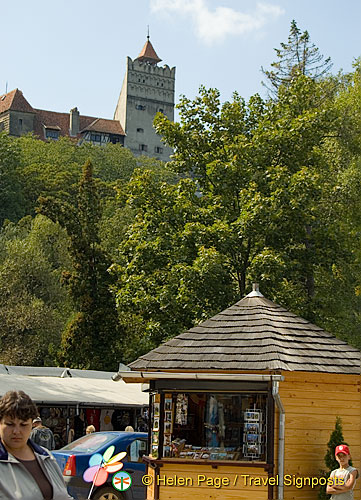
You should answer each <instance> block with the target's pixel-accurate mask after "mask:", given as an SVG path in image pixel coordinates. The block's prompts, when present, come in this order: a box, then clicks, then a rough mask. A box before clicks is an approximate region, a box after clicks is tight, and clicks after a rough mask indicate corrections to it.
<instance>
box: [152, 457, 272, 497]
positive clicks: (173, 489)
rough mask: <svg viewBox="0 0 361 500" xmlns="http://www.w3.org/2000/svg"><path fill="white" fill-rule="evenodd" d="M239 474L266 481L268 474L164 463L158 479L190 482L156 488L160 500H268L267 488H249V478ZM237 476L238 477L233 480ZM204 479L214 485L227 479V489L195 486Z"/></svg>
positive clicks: (262, 471) (221, 467)
mask: <svg viewBox="0 0 361 500" xmlns="http://www.w3.org/2000/svg"><path fill="white" fill-rule="evenodd" d="M242 474H246V475H249V477H252V478H253V480H255V478H263V480H264V481H267V478H268V474H267V473H266V472H264V470H263V469H259V468H252V467H247V468H244V467H242V468H240V467H234V466H232V467H227V466H226V465H225V466H218V467H217V468H213V467H212V466H211V465H198V464H197V465H196V464H192V463H186V462H185V463H183V464H179V463H177V464H172V463H171V462H168V463H167V462H166V461H164V462H163V464H162V467H161V468H160V478H161V479H162V478H168V479H172V478H174V477H175V476H177V478H178V479H179V478H190V481H189V482H190V483H191V484H188V485H187V486H164V485H160V486H159V500H190V499H196V500H216V499H217V500H249V499H250V498H252V500H267V498H268V494H267V492H268V488H267V486H262V485H256V486H255V485H251V484H249V483H250V480H249V479H248V478H244V477H241V475H242ZM236 475H237V477H236ZM199 476H205V477H206V478H207V480H208V479H209V480H210V481H212V480H213V481H214V484H215V482H216V478H229V482H230V484H229V485H225V486H222V487H220V488H216V487H215V486H214V485H213V486H211V485H209V484H208V485H207V484H206V482H205V481H202V482H201V484H200V485H198V477H199ZM147 498H148V499H149V500H150V499H152V497H151V496H150V495H149V496H147Z"/></svg>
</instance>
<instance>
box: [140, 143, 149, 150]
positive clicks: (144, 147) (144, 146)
mask: <svg viewBox="0 0 361 500" xmlns="http://www.w3.org/2000/svg"><path fill="white" fill-rule="evenodd" d="M139 151H148V146H147V145H146V144H139Z"/></svg>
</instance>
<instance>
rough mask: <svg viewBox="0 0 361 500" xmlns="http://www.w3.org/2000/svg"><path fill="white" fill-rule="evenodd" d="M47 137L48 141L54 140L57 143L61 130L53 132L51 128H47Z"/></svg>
mask: <svg viewBox="0 0 361 500" xmlns="http://www.w3.org/2000/svg"><path fill="white" fill-rule="evenodd" d="M45 137H46V138H47V139H53V140H54V141H56V140H57V139H59V130H52V129H51V128H47V129H46V130H45Z"/></svg>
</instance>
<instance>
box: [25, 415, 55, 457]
mask: <svg viewBox="0 0 361 500" xmlns="http://www.w3.org/2000/svg"><path fill="white" fill-rule="evenodd" d="M30 439H31V440H32V441H34V443H36V444H38V445H39V446H44V448H47V449H48V450H55V438H54V434H53V432H52V431H51V430H50V429H49V428H48V427H45V425H43V423H42V420H41V417H36V418H34V420H33V430H32V431H31V434H30Z"/></svg>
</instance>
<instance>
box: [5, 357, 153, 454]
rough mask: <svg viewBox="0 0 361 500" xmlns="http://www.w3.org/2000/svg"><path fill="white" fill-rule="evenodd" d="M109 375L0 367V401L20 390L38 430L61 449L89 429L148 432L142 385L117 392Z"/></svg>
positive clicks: (122, 386)
mask: <svg viewBox="0 0 361 500" xmlns="http://www.w3.org/2000/svg"><path fill="white" fill-rule="evenodd" d="M112 374H113V372H97V371H94V370H69V369H64V368H56V367H29V366H24V367H22V366H7V365H0V395H2V394H4V393H5V392H7V391H8V390H20V389H21V390H23V391H25V392H26V393H27V394H29V396H30V397H31V398H32V399H33V400H34V402H35V403H36V404H37V406H38V409H39V413H40V416H41V418H42V422H43V425H45V426H46V427H49V428H50V429H51V430H52V431H53V434H54V438H55V443H56V448H61V447H62V446H64V445H65V444H67V443H68V442H71V441H73V440H74V439H77V438H79V437H81V436H83V435H84V434H85V429H86V427H87V426H88V425H94V427H95V430H96V431H100V430H101V431H106V430H125V427H126V426H127V425H131V426H132V427H133V428H134V430H136V431H138V430H139V431H142V432H144V431H145V432H146V431H147V430H148V425H147V422H148V396H147V395H146V394H145V393H143V392H142V390H141V384H138V385H136V386H134V387H133V388H132V387H130V386H127V385H126V384H125V383H123V384H122V385H121V390H120V391H119V388H118V387H117V386H115V384H114V382H113V381H112V380H111V376H112Z"/></svg>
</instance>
